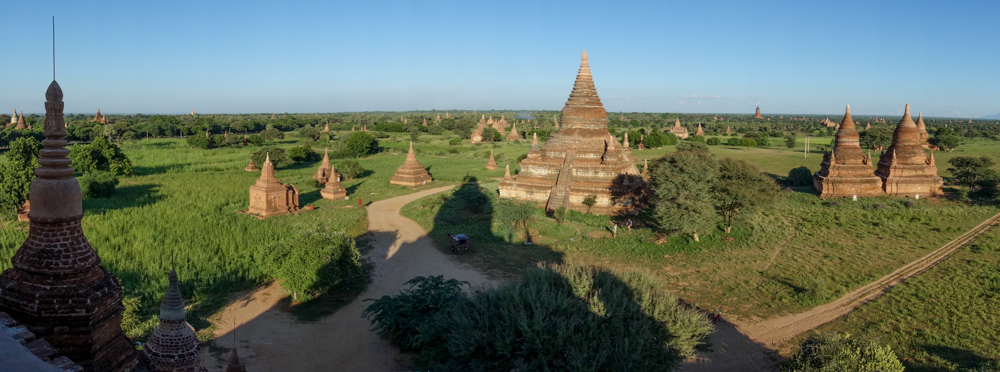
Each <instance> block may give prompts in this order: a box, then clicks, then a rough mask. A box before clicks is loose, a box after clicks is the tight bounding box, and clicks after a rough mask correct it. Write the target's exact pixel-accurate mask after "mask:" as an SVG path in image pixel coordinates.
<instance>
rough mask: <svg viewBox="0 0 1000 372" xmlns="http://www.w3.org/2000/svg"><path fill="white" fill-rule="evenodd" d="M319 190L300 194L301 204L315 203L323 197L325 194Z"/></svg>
mask: <svg viewBox="0 0 1000 372" xmlns="http://www.w3.org/2000/svg"><path fill="white" fill-rule="evenodd" d="M320 189H322V187H321V188H320ZM319 192H320V190H313V191H310V192H307V193H305V194H299V206H300V207H301V206H307V205H310V204H312V203H315V202H316V201H317V200H320V199H323V195H322V194H320V193H319Z"/></svg>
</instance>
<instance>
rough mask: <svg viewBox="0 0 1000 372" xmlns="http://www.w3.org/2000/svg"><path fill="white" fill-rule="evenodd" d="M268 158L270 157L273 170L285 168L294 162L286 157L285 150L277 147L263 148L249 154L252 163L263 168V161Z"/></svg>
mask: <svg viewBox="0 0 1000 372" xmlns="http://www.w3.org/2000/svg"><path fill="white" fill-rule="evenodd" d="M268 156H270V158H271V164H273V165H274V167H275V168H282V167H287V166H289V165H292V164H293V163H294V162H295V161H294V160H292V158H290V157H289V156H288V153H286V152H285V149H283V148H280V147H278V146H265V147H263V148H261V149H260V150H257V151H255V152H254V153H252V154H250V158H251V159H253V163H254V164H257V166H261V167H262V166H264V159H266V158H267V157H268Z"/></svg>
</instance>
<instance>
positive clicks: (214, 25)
mask: <svg viewBox="0 0 1000 372" xmlns="http://www.w3.org/2000/svg"><path fill="white" fill-rule="evenodd" d="M4 14H5V16H4V22H3V24H4V26H3V31H2V32H0V35H2V36H3V37H2V38H0V48H3V50H5V51H6V53H5V54H6V56H5V57H4V58H3V62H2V63H0V112H2V113H9V112H10V111H11V110H13V109H14V108H15V107H16V108H18V109H23V110H24V111H25V112H26V113H30V112H43V111H44V108H43V105H42V102H43V101H44V92H45V88H46V86H47V85H48V83H49V82H50V81H51V71H52V67H51V41H50V33H51V31H50V30H51V25H50V17H51V16H52V15H55V16H56V48H57V49H56V58H57V60H56V65H57V76H56V77H57V80H58V81H59V83H60V85H61V86H62V87H63V90H64V92H65V94H66V111H67V112H69V113H78V112H79V113H92V112H93V111H94V110H95V109H96V108H97V107H100V108H101V109H102V111H103V112H106V113H136V112H140V113H147V114H151V113H185V112H189V111H191V110H194V111H195V112H199V113H246V112H264V113H269V112H278V113H281V112H317V111H318V112H340V111H368V110H386V111H388V110H429V109H456V108H457V109H480V110H484V109H485V110H488V109H561V108H562V106H563V104H564V103H565V101H566V98H567V97H568V95H569V92H570V89H571V88H572V83H573V79H574V77H575V74H576V70H577V67H578V66H579V58H580V51H581V50H583V49H587V51H588V53H589V54H590V62H591V68H592V69H593V72H594V80H595V83H596V84H597V89H598V92H599V93H600V95H601V98H602V100H603V101H604V105H605V107H606V108H607V109H608V111H612V112H614V111H647V112H705V113H714V112H719V113H752V112H753V110H754V107H756V106H758V105H759V106H760V107H761V110H762V111H763V112H764V113H765V114H769V113H811V114H831V115H839V114H842V113H843V107H844V105H845V104H851V107H852V111H853V112H854V113H857V114H886V115H899V114H901V113H902V110H903V105H904V104H905V103H910V105H911V107H912V108H913V110H914V111H922V112H923V113H924V114H925V115H930V116H956V117H980V116H983V115H990V114H996V113H1000V22H998V21H1000V2H996V1H976V2H946V1H913V2H910V1H852V2H839V1H823V2H819V1H783V2H763V1H731V2H711V1H690V2H688V1H685V2H675V1H649V2H634V3H627V2H626V3H622V2H618V1H602V2H589V1H567V2H555V1H356V2H278V1H226V2H223V1H191V2H188V1H119V2H100V3H97V4H91V3H90V2H77V1H42V0H40V1H19V2H13V3H7V4H5V6H4Z"/></svg>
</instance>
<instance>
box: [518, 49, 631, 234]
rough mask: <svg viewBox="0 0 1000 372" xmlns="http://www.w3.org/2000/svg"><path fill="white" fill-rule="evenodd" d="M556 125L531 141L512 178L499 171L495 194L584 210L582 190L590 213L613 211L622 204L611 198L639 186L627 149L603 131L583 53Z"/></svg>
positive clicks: (599, 106)
mask: <svg viewBox="0 0 1000 372" xmlns="http://www.w3.org/2000/svg"><path fill="white" fill-rule="evenodd" d="M561 116H562V119H563V122H562V126H561V127H560V129H559V130H558V131H557V132H555V133H554V134H553V135H552V138H551V139H549V140H548V141H547V142H546V143H545V145H544V146H542V147H541V148H539V147H538V145H537V144H535V143H533V144H532V146H531V150H530V151H529V152H528V157H527V158H525V159H524V160H522V161H521V172H520V173H519V174H518V175H517V177H515V178H511V177H509V175H505V176H504V179H503V181H501V182H500V197H502V198H512V199H518V200H525V201H531V202H535V203H538V204H540V205H543V206H545V209H546V210H550V211H554V210H558V209H560V208H564V207H565V208H567V209H573V210H577V211H580V212H586V211H587V209H588V207H587V205H585V204H583V201H584V199H586V198H587V196H588V195H596V196H597V204H595V205H594V206H593V208H592V209H591V212H592V213H597V214H612V213H617V212H619V211H620V210H621V209H623V208H625V207H631V206H628V205H623V204H619V203H617V202H616V200H619V198H620V197H622V196H624V195H625V194H626V193H629V192H631V191H630V190H631V188H632V187H634V186H635V185H641V184H642V180H641V179H640V178H639V177H638V174H639V170H638V169H637V168H636V166H635V158H634V157H632V154H631V151H630V150H628V149H623V148H622V146H621V144H620V143H618V142H617V141H616V140H615V138H614V137H613V136H612V135H611V133H609V132H608V117H607V111H605V110H604V105H603V104H602V103H601V98H600V97H599V96H598V95H597V89H596V88H595V87H594V80H593V77H592V75H591V73H590V64H589V63H588V61H587V52H586V51H584V52H583V56H582V61H581V63H580V70H579V72H578V74H577V76H576V82H575V83H574V84H573V91H572V93H570V95H569V100H568V101H566V106H564V107H563V109H562V115H561Z"/></svg>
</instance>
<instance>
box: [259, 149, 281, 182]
mask: <svg viewBox="0 0 1000 372" xmlns="http://www.w3.org/2000/svg"><path fill="white" fill-rule="evenodd" d="M279 183H281V180H279V179H278V177H276V176H275V175H274V164H271V153H267V154H266V155H264V164H263V165H261V168H260V178H258V179H257V185H259V186H270V185H277V184H279Z"/></svg>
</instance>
